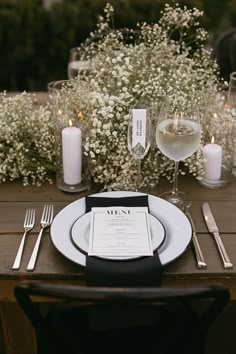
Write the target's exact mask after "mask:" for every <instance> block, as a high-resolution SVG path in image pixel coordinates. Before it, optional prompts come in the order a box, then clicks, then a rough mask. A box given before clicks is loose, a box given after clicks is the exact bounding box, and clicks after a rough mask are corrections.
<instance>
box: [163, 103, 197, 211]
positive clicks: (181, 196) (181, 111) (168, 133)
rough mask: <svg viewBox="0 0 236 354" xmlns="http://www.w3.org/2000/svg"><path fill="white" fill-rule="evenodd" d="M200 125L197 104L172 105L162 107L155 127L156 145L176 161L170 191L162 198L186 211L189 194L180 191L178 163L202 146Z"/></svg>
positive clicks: (166, 104) (165, 104)
mask: <svg viewBox="0 0 236 354" xmlns="http://www.w3.org/2000/svg"><path fill="white" fill-rule="evenodd" d="M200 140H201V125H200V117H199V112H198V108H197V107H195V106H194V105H186V106H185V107H181V106H178V105H176V106H174V107H173V106H172V104H171V102H168V101H167V102H165V103H164V104H163V105H162V108H161V110H160V114H159V117H158V123H157V128H156V142H157V146H158V148H159V150H160V151H161V152H162V153H163V154H164V155H165V156H167V157H168V158H169V159H171V160H174V162H175V172H174V183H173V189H172V190H171V191H167V192H164V193H163V194H162V195H161V197H162V198H164V199H166V200H168V201H169V202H171V203H172V204H175V205H176V206H178V207H181V208H183V207H184V205H185V203H186V195H185V193H183V192H180V191H179V190H178V167H179V161H181V160H185V159H186V158H187V157H189V156H191V155H192V154H193V153H194V152H195V151H196V150H197V149H198V147H199V145H200Z"/></svg>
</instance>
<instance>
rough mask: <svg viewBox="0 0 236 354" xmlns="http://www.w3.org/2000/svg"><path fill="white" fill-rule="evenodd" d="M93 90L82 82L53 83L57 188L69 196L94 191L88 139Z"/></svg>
mask: <svg viewBox="0 0 236 354" xmlns="http://www.w3.org/2000/svg"><path fill="white" fill-rule="evenodd" d="M88 92H89V86H88V84H87V83H86V82H84V81H80V80H61V81H57V82H54V83H53V90H52V92H51V102H52V103H51V106H52V113H53V119H54V126H55V136H56V164H57V171H56V179H57V187H58V188H59V189H60V190H62V191H64V192H69V193H77V192H82V191H84V190H86V189H89V187H90V175H89V168H88V163H87V158H86V156H85V155H84V141H85V138H86V131H87V128H86V126H87V125H86V113H85V112H86V99H87V97H88Z"/></svg>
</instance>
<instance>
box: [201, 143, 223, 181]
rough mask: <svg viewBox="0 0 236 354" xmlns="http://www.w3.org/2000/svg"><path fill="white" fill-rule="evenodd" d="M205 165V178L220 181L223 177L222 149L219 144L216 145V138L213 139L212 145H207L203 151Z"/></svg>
mask: <svg viewBox="0 0 236 354" xmlns="http://www.w3.org/2000/svg"><path fill="white" fill-rule="evenodd" d="M202 153H203V159H204V160H205V161H204V162H203V165H204V172H205V173H204V178H206V179H209V180H212V181H218V180H219V179H220V177H221V165H222V148H221V146H220V145H218V144H214V137H212V141H211V144H207V145H205V146H204V147H203V150H202Z"/></svg>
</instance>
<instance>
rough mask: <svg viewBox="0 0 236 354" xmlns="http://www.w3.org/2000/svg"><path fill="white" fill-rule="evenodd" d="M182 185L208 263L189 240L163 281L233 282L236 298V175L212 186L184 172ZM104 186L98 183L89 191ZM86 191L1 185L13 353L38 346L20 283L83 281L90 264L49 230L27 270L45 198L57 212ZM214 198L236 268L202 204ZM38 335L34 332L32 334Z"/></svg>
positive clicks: (5, 305) (0, 249) (5, 312)
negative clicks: (57, 244) (202, 264)
mask: <svg viewBox="0 0 236 354" xmlns="http://www.w3.org/2000/svg"><path fill="white" fill-rule="evenodd" d="M167 188H168V189H169V188H170V186H169V185H167V182H165V181H162V182H160V184H159V185H158V186H157V187H156V188H154V189H149V190H146V192H148V193H149V194H153V195H156V196H158V195H159V194H160V193H161V192H162V191H163V190H165V189H167ZM180 189H181V190H183V191H185V192H187V193H188V195H189V199H190V200H192V205H191V208H190V210H191V215H192V217H193V219H194V222H195V225H196V229H197V233H198V239H199V242H200V245H201V247H202V250H203V253H204V256H205V259H206V261H207V264H208V267H207V269H205V270H199V269H197V267H196V263H195V258H194V256H193V252H192V249H191V247H190V246H189V247H188V249H187V250H186V251H185V253H184V254H183V255H182V256H181V257H179V258H178V259H176V260H175V261H173V262H172V263H171V264H169V265H167V266H165V267H164V272H163V278H162V284H163V285H168V286H198V285H208V284H223V285H225V286H227V287H229V288H230V291H231V298H232V299H233V300H235V299H236V178H235V177H233V180H232V183H231V184H230V185H228V186H227V187H224V188H219V189H215V190H213V189H209V188H206V187H203V186H201V185H200V184H199V182H198V181H196V180H195V179H194V178H192V177H190V176H188V177H182V176H181V177H180ZM97 191H99V190H98V188H95V187H93V188H92V189H91V190H90V191H89V192H86V193H87V194H92V193H95V192H97ZM86 193H81V194H66V193H64V192H61V191H59V190H58V189H57V187H56V185H55V184H53V185H49V184H45V185H43V186H42V187H35V186H27V187H23V186H22V185H21V182H20V181H19V182H8V183H4V184H1V185H0V259H1V261H0V301H1V303H0V304H1V307H0V308H1V321H2V326H3V330H4V335H5V340H6V349H7V354H10V353H11V354H13V353H14V354H16V353H17V354H20V353H24V354H28V353H30V354H32V353H34V352H35V347H34V341H33V340H31V341H30V340H29V341H28V342H27V341H25V339H23V338H21V337H22V331H21V332H19V328H20V329H21V330H23V328H24V331H25V332H28V333H31V334H32V328H31V326H30V325H29V323H28V322H27V320H26V318H25V316H24V315H23V314H22V312H21V310H20V309H19V308H18V305H17V303H15V298H14V292H13V291H14V286H15V284H16V282H17V281H19V280H21V279H27V280H30V279H32V280H33V279H34V280H47V281H50V282H63V283H71V282H74V283H80V284H81V283H83V282H84V268H83V267H81V266H80V265H77V264H74V263H72V262H71V261H70V260H68V259H66V258H65V257H64V256H63V255H61V254H60V253H59V252H58V251H57V250H56V249H55V248H54V246H53V245H52V242H51V240H50V234H49V231H46V232H45V234H44V237H43V239H42V244H41V249H40V253H39V257H38V261H37V264H36V268H35V270H34V272H26V266H27V263H28V260H29V258H30V255H31V252H32V249H33V246H34V243H35V239H36V236H37V233H38V231H39V226H38V225H39V221H40V217H41V213H42V209H43V205H44V203H45V202H51V203H53V205H54V207H55V213H57V212H59V211H60V210H61V209H62V208H63V207H65V206H66V205H67V204H69V203H71V202H72V201H74V200H76V199H78V198H81V197H84V195H85V194H86ZM203 201H208V202H209V204H210V206H211V208H212V211H213V212H214V216H215V218H216V220H217V223H218V226H219V229H220V231H221V236H222V239H223V242H224V245H225V247H226V249H227V251H228V254H229V257H230V258H231V261H232V262H233V264H234V268H233V269H229V270H225V269H223V267H222V263H221V261H220V258H219V255H218V252H217V249H216V246H215V243H214V240H213V238H212V237H211V236H210V235H209V233H208V232H207V229H206V225H205V222H204V219H203V216H202V211H201V205H202V202H203ZM29 207H34V208H36V226H35V228H34V230H33V232H31V233H30V234H29V236H28V238H27V242H26V248H25V251H24V255H23V259H22V265H21V269H20V270H18V271H13V270H12V269H11V266H12V263H13V260H14V257H15V255H16V252H17V249H18V246H19V243H20V240H21V237H22V226H23V220H24V215H25V211H26V209H27V208H29ZM24 337H25V336H24ZM28 337H29V338H32V336H28Z"/></svg>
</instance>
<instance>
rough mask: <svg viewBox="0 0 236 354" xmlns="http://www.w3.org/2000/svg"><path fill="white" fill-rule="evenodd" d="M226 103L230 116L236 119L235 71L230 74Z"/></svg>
mask: <svg viewBox="0 0 236 354" xmlns="http://www.w3.org/2000/svg"><path fill="white" fill-rule="evenodd" d="M228 105H229V108H230V111H231V114H232V116H233V117H234V118H235V119H236V71H233V72H232V73H231V74H230V79H229V90H228Z"/></svg>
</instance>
